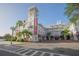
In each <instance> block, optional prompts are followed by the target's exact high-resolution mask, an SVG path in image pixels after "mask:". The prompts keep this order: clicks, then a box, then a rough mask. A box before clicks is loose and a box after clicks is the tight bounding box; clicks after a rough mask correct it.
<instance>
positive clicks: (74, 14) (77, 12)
mask: <svg viewBox="0 0 79 59" xmlns="http://www.w3.org/2000/svg"><path fill="white" fill-rule="evenodd" d="M65 14H66V15H67V16H68V18H69V20H70V22H71V23H73V24H74V26H75V25H76V22H77V20H79V3H70V4H67V7H66V9H65ZM74 39H75V40H77V36H76V35H74Z"/></svg>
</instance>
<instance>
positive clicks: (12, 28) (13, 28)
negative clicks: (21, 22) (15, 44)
mask: <svg viewBox="0 0 79 59" xmlns="http://www.w3.org/2000/svg"><path fill="white" fill-rule="evenodd" d="M10 29H11V30H12V37H11V45H12V39H13V33H14V30H15V27H14V26H13V27H11V28H10Z"/></svg>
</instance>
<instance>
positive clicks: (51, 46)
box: [0, 41, 79, 50]
mask: <svg viewBox="0 0 79 59" xmlns="http://www.w3.org/2000/svg"><path fill="white" fill-rule="evenodd" d="M10 43H11V42H10V41H2V42H0V45H4V44H5V45H10ZM13 45H18V46H23V47H28V48H36V49H41V48H45V49H54V48H70V49H77V50H79V42H73V43H65V42H64V43H62V42H61V43H39V42H38V43H34V42H13Z"/></svg>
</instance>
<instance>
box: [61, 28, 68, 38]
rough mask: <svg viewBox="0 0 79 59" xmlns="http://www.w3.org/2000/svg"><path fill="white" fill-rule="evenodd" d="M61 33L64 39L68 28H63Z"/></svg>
mask: <svg viewBox="0 0 79 59" xmlns="http://www.w3.org/2000/svg"><path fill="white" fill-rule="evenodd" d="M61 34H62V35H63V36H64V38H65V39H66V36H67V35H69V30H68V28H65V29H64V30H63V31H62V32H61Z"/></svg>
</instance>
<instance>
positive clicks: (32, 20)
mask: <svg viewBox="0 0 79 59" xmlns="http://www.w3.org/2000/svg"><path fill="white" fill-rule="evenodd" d="M66 27H67V25H66V24H62V23H61V22H60V23H58V22H57V24H55V25H52V26H50V27H49V28H48V27H44V26H43V25H42V24H38V9H37V8H36V7H35V6H33V7H30V8H29V9H28V18H27V19H26V20H24V21H23V26H20V29H19V28H18V27H17V28H16V30H15V32H17V31H18V30H19V31H22V30H23V29H27V30H29V31H30V32H32V36H31V37H30V38H31V39H30V41H41V40H50V39H48V35H47V33H49V32H50V33H51V34H50V37H51V38H52V37H54V36H61V32H62V31H63V30H64V28H66Z"/></svg>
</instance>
